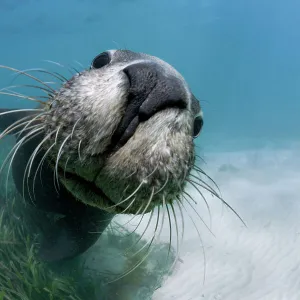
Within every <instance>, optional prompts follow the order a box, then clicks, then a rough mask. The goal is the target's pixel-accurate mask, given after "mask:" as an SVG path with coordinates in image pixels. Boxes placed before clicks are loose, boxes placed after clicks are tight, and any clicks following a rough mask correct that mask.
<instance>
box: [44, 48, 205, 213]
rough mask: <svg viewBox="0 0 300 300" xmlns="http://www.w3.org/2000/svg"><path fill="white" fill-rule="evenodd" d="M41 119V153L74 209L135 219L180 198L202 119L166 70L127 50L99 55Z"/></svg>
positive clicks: (191, 98)
mask: <svg viewBox="0 0 300 300" xmlns="http://www.w3.org/2000/svg"><path fill="white" fill-rule="evenodd" d="M44 112H45V113H44V115H43V116H42V122H43V124H44V128H45V141H46V142H45V143H44V144H43V147H44V148H45V149H46V150H47V151H48V152H49V154H48V155H49V157H50V158H51V164H52V166H53V168H55V172H56V173H57V175H58V177H59V180H60V183H61V184H63V185H64V186H65V187H66V188H67V190H69V191H70V192H71V193H72V194H73V195H74V196H75V197H76V199H78V200H79V201H82V202H84V203H86V204H88V205H91V206H95V207H98V208H101V209H104V210H107V211H109V212H116V213H134V214H141V213H145V212H149V211H151V210H152V209H153V207H155V206H159V205H163V204H167V203H172V202H173V201H174V199H176V198H178V196H180V195H181V193H182V191H183V189H184V188H185V185H186V183H187V179H188V176H189V174H190V172H191V170H192V168H193V165H194V161H195V150H194V139H195V138H196V137H197V136H198V135H199V133H200V131H201V129H202V125H203V114H202V110H201V106H200V104H199V101H198V100H197V99H196V97H195V96H194V95H193V94H192V92H191V90H190V88H189V87H188V84H187V83H186V81H185V79H184V78H183V77H182V75H181V74H180V73H179V72H178V71H176V70H175V69H174V68H173V67H172V66H170V65H169V64H168V63H166V62H164V61H163V60H161V59H159V58H156V57H153V56H150V55H147V54H142V53H135V52H132V51H128V50H110V51H106V52H103V53H101V54H99V55H98V56H96V57H95V58H94V60H93V61H92V63H91V66H90V67H89V68H88V69H86V70H84V71H82V72H79V73H78V74H76V75H75V76H73V77H72V78H71V79H70V80H68V81H66V82H64V83H63V85H62V87H61V88H60V89H59V90H57V91H55V92H54V93H53V94H52V95H51V96H50V98H49V100H48V101H47V105H45V106H44Z"/></svg>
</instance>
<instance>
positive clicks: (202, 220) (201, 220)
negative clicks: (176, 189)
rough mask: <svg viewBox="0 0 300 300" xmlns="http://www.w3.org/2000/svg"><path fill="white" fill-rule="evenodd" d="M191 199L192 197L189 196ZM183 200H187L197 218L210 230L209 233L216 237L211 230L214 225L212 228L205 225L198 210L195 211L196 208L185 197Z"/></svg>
mask: <svg viewBox="0 0 300 300" xmlns="http://www.w3.org/2000/svg"><path fill="white" fill-rule="evenodd" d="M189 197H190V196H189ZM183 198H184V199H185V200H186V202H187V204H188V205H189V206H190V207H191V208H192V209H193V210H194V212H195V213H196V214H197V216H198V217H199V219H200V220H201V222H202V223H203V225H204V226H205V227H206V228H207V229H208V231H209V232H210V233H211V234H212V235H213V236H214V237H215V235H214V233H213V232H212V230H211V227H212V224H210V227H209V226H207V224H206V223H205V221H204V220H203V218H202V217H201V216H200V214H199V213H198V212H197V210H196V209H195V207H193V205H192V204H191V203H190V202H189V201H188V199H187V198H186V197H184V196H183Z"/></svg>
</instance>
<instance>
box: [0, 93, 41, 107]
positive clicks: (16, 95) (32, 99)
mask: <svg viewBox="0 0 300 300" xmlns="http://www.w3.org/2000/svg"><path fill="white" fill-rule="evenodd" d="M0 95H4V96H11V97H17V98H21V99H27V100H30V101H33V102H36V103H40V104H42V105H45V104H46V103H45V102H43V101H40V100H38V99H35V98H31V97H28V96H24V95H19V94H14V93H8V92H0Z"/></svg>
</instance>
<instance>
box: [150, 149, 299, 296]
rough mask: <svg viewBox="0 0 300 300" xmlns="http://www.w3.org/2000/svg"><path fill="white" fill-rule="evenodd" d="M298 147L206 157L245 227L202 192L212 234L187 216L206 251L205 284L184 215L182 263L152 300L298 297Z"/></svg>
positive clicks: (198, 251)
mask: <svg viewBox="0 0 300 300" xmlns="http://www.w3.org/2000/svg"><path fill="white" fill-rule="evenodd" d="M299 153H300V151H299V147H298V148H295V149H294V150H291V149H289V150H267V149H265V150H260V151H252V152H240V153H222V154H215V155H213V156H211V157H208V159H207V161H208V165H207V166H206V167H205V169H206V170H207V171H208V172H209V173H210V175H212V177H213V178H214V179H216V181H217V182H218V183H219V185H220V188H221V191H222V194H223V197H224V198H225V199H226V200H227V201H228V202H229V203H230V204H231V205H232V206H233V207H234V208H235V209H236V211H237V212H238V213H239V214H240V215H241V216H242V217H243V219H244V220H245V222H246V223H247V226H248V228H244V227H243V226H242V224H241V222H240V221H239V220H238V219H237V218H236V217H235V216H234V215H233V214H232V213H231V212H229V211H228V209H224V207H223V209H222V205H220V203H219V201H218V200H217V199H215V198H209V199H210V200H209V204H210V207H211V212H212V230H213V233H214V234H215V236H216V237H215V238H214V237H213V236H212V235H211V234H210V233H209V232H208V230H206V229H205V227H204V226H202V225H201V222H200V221H199V220H198V219H196V215H195V214H194V220H196V222H197V226H199V230H200V232H201V237H202V240H203V243H204V248H205V254H206V272H205V275H206V279H205V283H204V284H203V274H204V263H203V252H202V249H201V243H200V241H199V237H198V234H197V232H196V230H195V229H194V227H193V224H192V222H191V221H190V220H189V219H188V218H186V222H185V224H186V225H185V240H184V244H183V247H182V250H181V255H180V257H181V260H182V263H178V265H177V270H176V272H175V273H174V274H173V275H172V276H171V277H169V278H168V279H167V280H166V282H165V283H164V285H163V286H162V287H161V288H160V289H158V290H157V291H156V292H155V294H154V296H153V300H169V299H170V300H171V299H172V300H173V299H180V300H198V299H199V300H202V299H205V300H208V299H214V300H220V299H228V300H247V299H249V300H258V299H263V300H276V299H280V300H284V299H287V300H293V299H295V300H299V299H300V196H299V194H300V193H299V192H300V155H299ZM226 164H228V165H227V166H225V165H226ZM220 167H221V168H220ZM220 170H222V171H220ZM194 195H196V193H194ZM196 197H197V199H198V205H197V210H198V211H199V213H200V214H201V215H202V216H203V217H204V218H205V220H206V221H208V220H209V218H208V213H207V209H206V207H205V205H204V204H203V201H201V198H199V196H196ZM164 234H165V236H166V238H167V235H168V233H167V232H164Z"/></svg>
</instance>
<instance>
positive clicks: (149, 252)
mask: <svg viewBox="0 0 300 300" xmlns="http://www.w3.org/2000/svg"><path fill="white" fill-rule="evenodd" d="M163 201H164V204H163V217H162V223H161V228H160V231H159V233H158V236H160V234H161V231H162V229H163V224H164V215H165V207H164V206H165V199H164V197H163ZM158 223H159V218H157V223H156V227H155V230H154V235H153V237H152V239H151V241H150V243H149V246H148V249H147V254H146V255H145V256H144V257H143V258H142V259H141V260H140V261H139V262H138V263H137V264H136V265H135V266H134V267H132V268H131V269H130V270H129V271H127V272H125V273H124V274H122V275H121V276H119V277H117V278H116V279H114V280H112V281H109V282H107V283H108V284H109V283H113V282H116V281H118V280H120V279H122V278H124V277H125V276H127V275H129V274H130V273H132V272H133V271H134V270H136V269H137V268H138V267H139V266H140V265H141V264H142V263H143V262H144V261H145V260H146V259H147V257H149V255H150V254H151V252H152V250H153V249H151V250H150V251H149V249H150V247H151V246H152V243H153V241H154V240H155V237H156V234H157V228H158ZM146 245H147V244H146ZM142 248H144V246H143V247H142ZM139 252H140V251H139Z"/></svg>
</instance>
